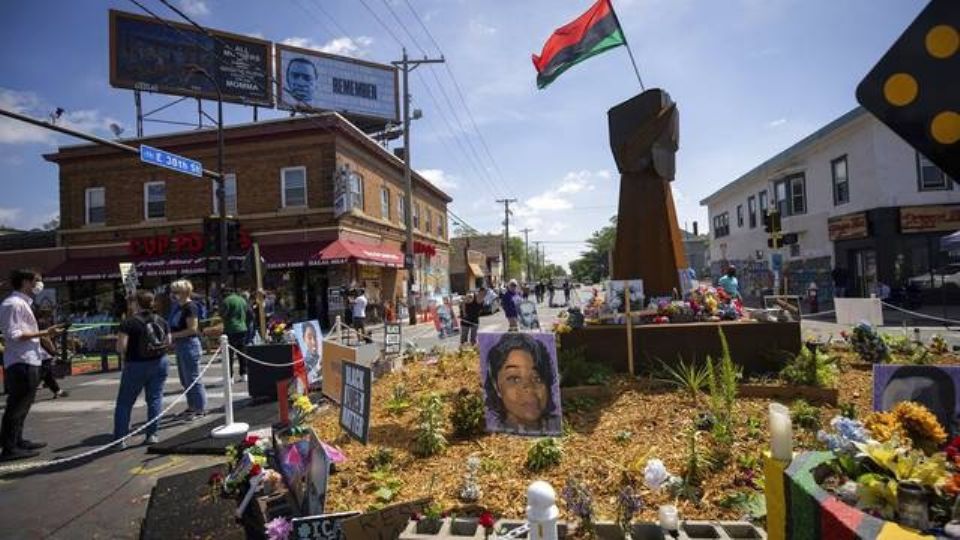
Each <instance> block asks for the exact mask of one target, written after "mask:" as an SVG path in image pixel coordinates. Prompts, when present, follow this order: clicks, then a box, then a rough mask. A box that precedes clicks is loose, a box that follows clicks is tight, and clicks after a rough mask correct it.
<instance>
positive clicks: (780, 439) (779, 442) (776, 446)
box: [770, 403, 793, 461]
mask: <svg viewBox="0 0 960 540" xmlns="http://www.w3.org/2000/svg"><path fill="white" fill-rule="evenodd" d="M770 454H771V455H772V456H773V459H776V460H780V461H791V460H792V459H793V425H792V424H791V421H790V409H788V408H787V407H786V406H784V405H781V404H779V403H771V404H770Z"/></svg>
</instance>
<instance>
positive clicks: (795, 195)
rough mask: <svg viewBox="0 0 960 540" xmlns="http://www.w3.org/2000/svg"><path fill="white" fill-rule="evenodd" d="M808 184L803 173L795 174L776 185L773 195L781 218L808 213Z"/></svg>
mask: <svg viewBox="0 0 960 540" xmlns="http://www.w3.org/2000/svg"><path fill="white" fill-rule="evenodd" d="M806 184H807V182H806V179H805V177H804V176H803V173H800V174H794V175H791V176H788V177H786V178H784V179H783V180H780V181H779V182H777V183H776V184H774V191H773V195H774V197H775V198H776V202H777V211H778V212H780V215H781V216H784V217H786V216H795V215H797V214H804V213H806V212H807V186H806Z"/></svg>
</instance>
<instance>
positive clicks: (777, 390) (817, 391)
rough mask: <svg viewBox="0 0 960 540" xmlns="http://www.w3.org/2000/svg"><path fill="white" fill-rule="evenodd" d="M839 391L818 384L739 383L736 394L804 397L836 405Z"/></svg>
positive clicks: (787, 397) (811, 401)
mask: <svg viewBox="0 0 960 540" xmlns="http://www.w3.org/2000/svg"><path fill="white" fill-rule="evenodd" d="M839 395H840V391H839V390H837V389H836V388H820V387H818V386H775V385H764V384H741V385H739V386H738V387H737V396H738V397H746V398H763V399H781V400H789V401H792V400H794V399H804V400H806V401H809V402H810V403H826V404H829V405H833V406H836V405H837V399H838V398H839Z"/></svg>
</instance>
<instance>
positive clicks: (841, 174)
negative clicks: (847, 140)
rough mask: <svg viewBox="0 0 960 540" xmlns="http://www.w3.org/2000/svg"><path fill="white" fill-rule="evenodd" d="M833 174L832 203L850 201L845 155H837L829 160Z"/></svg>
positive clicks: (837, 203) (838, 203) (838, 204)
mask: <svg viewBox="0 0 960 540" xmlns="http://www.w3.org/2000/svg"><path fill="white" fill-rule="evenodd" d="M830 171H831V173H832V174H833V205H834V206H840V205H841V204H847V203H848V202H850V181H849V180H850V179H849V176H848V175H847V156H843V157H838V158H837V159H835V160H833V161H831V162H830Z"/></svg>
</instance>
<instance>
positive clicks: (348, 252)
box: [316, 239, 403, 268]
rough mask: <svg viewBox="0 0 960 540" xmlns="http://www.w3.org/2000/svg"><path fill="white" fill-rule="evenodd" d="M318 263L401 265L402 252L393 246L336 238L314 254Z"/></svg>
mask: <svg viewBox="0 0 960 540" xmlns="http://www.w3.org/2000/svg"><path fill="white" fill-rule="evenodd" d="M316 259H317V260H318V264H320V265H333V264H343V263H346V262H350V261H355V262H358V263H360V264H366V265H370V266H387V267H390V268H402V267H403V253H400V250H398V249H395V248H390V247H386V246H382V245H381V246H374V245H372V244H361V243H359V242H351V241H350V240H342V239H341V240H337V241H335V242H333V243H331V244H330V245H328V246H326V247H324V248H323V249H321V250H320V251H319V252H318V253H317V254H316Z"/></svg>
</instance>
